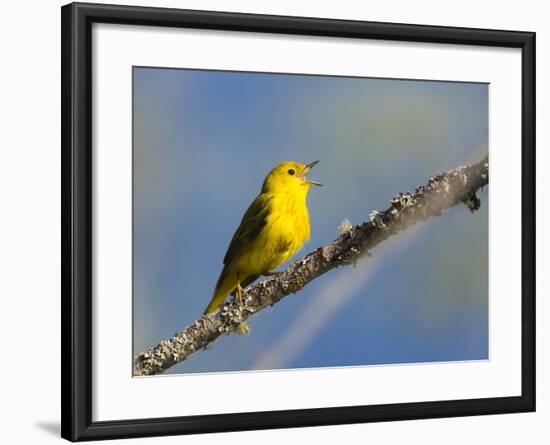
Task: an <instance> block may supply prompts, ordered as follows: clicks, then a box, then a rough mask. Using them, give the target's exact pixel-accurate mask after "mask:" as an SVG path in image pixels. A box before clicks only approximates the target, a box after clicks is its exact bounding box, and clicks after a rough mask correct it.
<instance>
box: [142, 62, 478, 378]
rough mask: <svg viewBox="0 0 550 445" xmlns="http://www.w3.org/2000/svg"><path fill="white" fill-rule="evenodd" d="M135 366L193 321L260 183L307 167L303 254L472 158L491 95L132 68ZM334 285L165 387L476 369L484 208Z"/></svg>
mask: <svg viewBox="0 0 550 445" xmlns="http://www.w3.org/2000/svg"><path fill="white" fill-rule="evenodd" d="M133 89H134V93H133V109H134V111H133V116H134V128H133V132H134V133H133V138H134V147H133V156H134V178H133V179H134V188H133V204H134V219H133V230H134V232H133V267H134V283H133V289H134V294H133V316H134V324H133V326H134V332H133V338H134V345H133V347H134V353H137V352H140V351H142V350H144V349H146V348H147V347H149V346H152V345H155V344H157V343H158V342H159V341H160V340H161V339H165V338H167V337H170V336H171V335H173V334H174V333H175V332H176V331H178V330H180V329H181V328H183V327H185V326H186V325H188V324H190V323H192V322H193V321H194V320H195V319H197V318H198V317H199V316H200V315H201V313H202V311H203V310H204V308H205V306H206V305H207V303H208V302H209V300H210V297H211V294H212V291H213V287H214V284H215V282H216V279H217V277H218V274H219V273H220V270H221V266H222V259H223V256H224V254H225V250H226V248H227V245H228V243H229V240H230V239H231V236H232V234H233V232H234V230H235V229H236V227H237V226H238V224H239V222H240V219H241V217H242V215H243V213H244V211H245V210H246V208H247V207H248V205H249V204H250V202H251V201H252V200H253V199H254V197H255V196H256V195H257V194H258V192H259V189H260V186H261V183H262V181H263V179H264V177H265V175H266V174H267V172H268V171H269V170H270V169H271V168H272V167H273V166H275V165H276V164H277V163H279V162H281V161H283V160H293V161H297V162H302V163H308V162H311V161H313V160H317V159H318V160H320V161H321V162H320V163H319V164H318V165H317V166H316V167H315V169H314V170H312V173H311V174H310V177H311V178H312V179H315V180H318V181H320V182H322V183H323V184H324V185H325V187H323V188H315V189H313V190H312V191H311V192H310V194H309V198H308V207H309V211H310V220H311V233H312V235H311V240H310V242H309V243H308V244H306V245H305V246H304V248H303V249H302V251H301V252H300V253H299V254H298V255H297V257H296V258H298V257H300V256H303V255H305V254H306V253H308V252H309V251H311V250H313V249H315V248H317V247H319V246H321V245H324V244H326V243H328V242H330V241H331V240H332V239H334V238H335V237H336V236H337V235H338V226H339V225H340V224H341V222H342V221H343V220H344V219H349V220H350V221H351V222H352V223H354V224H357V223H361V222H363V221H365V220H367V219H368V215H369V212H370V211H371V210H373V209H384V208H386V207H387V206H388V203H389V200H390V199H391V197H392V196H393V195H394V194H396V193H398V192H404V191H408V190H413V189H414V188H415V187H416V186H419V185H422V184H425V183H426V182H427V180H428V179H429V178H430V177H432V176H434V175H435V174H437V173H440V172H442V171H444V170H446V169H449V168H452V167H456V166H458V165H461V164H464V163H467V162H471V161H475V160H477V159H479V158H481V156H482V155H483V154H484V153H486V152H487V145H488V85H486V84H475V83H455V82H439V81H411V80H392V79H370V78H348V77H328V76H310V75H307V76H306V75H286V74H265V73H243V72H222V71H201V70H185V69H164V68H145V67H135V68H134V69H133ZM480 198H481V201H482V207H481V209H480V210H479V211H478V212H476V213H474V214H471V213H470V212H469V211H468V210H467V209H466V207H464V206H459V207H456V208H454V209H452V210H450V211H448V212H447V213H445V214H444V215H443V216H442V217H439V218H435V219H432V220H430V221H428V222H426V223H424V224H422V225H421V226H418V227H416V228H414V229H413V230H411V231H409V232H406V233H404V234H401V235H399V236H398V237H394V238H392V239H391V241H390V242H387V243H384V244H383V245H381V246H380V247H379V248H376V249H374V250H373V251H372V252H371V253H372V257H371V258H367V259H363V260H362V261H361V262H359V264H358V265H357V267H355V268H351V267H350V268H344V269H340V270H335V271H332V272H330V273H328V274H326V275H324V276H322V277H320V278H318V279H316V280H314V281H313V282H312V283H311V284H309V285H308V286H307V287H306V288H305V289H303V290H302V291H300V292H299V293H298V294H296V295H292V296H289V297H287V298H285V299H284V300H283V301H281V302H280V303H279V304H277V305H276V306H274V307H273V308H269V309H267V310H264V311H262V312H261V313H260V314H258V315H256V316H254V317H253V318H252V319H251V320H250V325H251V328H252V332H251V334H250V335H248V336H238V335H230V336H225V337H223V338H220V339H219V340H217V341H216V342H215V343H214V344H212V345H211V347H210V348H209V349H207V350H205V351H201V352H199V353H196V354H194V355H192V356H191V357H190V358H189V359H188V360H187V361H185V362H183V363H181V364H179V365H177V366H174V367H173V368H171V369H170V370H168V371H167V373H185V372H219V371H241V370H249V369H275V368H304V367H325V366H347V365H369V364H389V363H411V362H431V361H454V360H480V359H487V358H488V208H487V207H488V206H487V198H488V193H487V191H486V190H485V191H484V192H482V193H481V194H480Z"/></svg>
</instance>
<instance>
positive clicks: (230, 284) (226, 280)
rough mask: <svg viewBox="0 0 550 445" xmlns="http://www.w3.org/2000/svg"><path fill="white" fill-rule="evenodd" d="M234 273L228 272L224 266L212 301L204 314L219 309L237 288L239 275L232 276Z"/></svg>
mask: <svg viewBox="0 0 550 445" xmlns="http://www.w3.org/2000/svg"><path fill="white" fill-rule="evenodd" d="M232 275H233V274H231V273H228V271H227V270H226V269H225V268H224V269H223V270H222V273H221V274H220V277H219V278H218V281H217V282H216V287H215V289H214V295H213V296H212V299H211V300H210V303H209V304H208V306H207V307H206V309H205V310H204V312H203V313H202V315H205V314H209V313H210V312H214V311H215V310H216V309H218V308H219V307H220V306H221V305H222V304H223V303H224V301H225V299H226V298H227V297H228V296H229V294H231V292H233V291H234V290H235V288H236V287H237V277H232Z"/></svg>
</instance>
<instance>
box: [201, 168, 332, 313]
mask: <svg viewBox="0 0 550 445" xmlns="http://www.w3.org/2000/svg"><path fill="white" fill-rule="evenodd" d="M317 162H319V161H315V162H312V163H311V164H308V165H304V164H299V163H298V162H290V161H287V162H283V163H281V164H279V165H277V166H276V167H275V168H274V169H273V170H271V171H270V172H269V174H268V175H267V176H266V178H265V180H264V183H263V185H262V190H261V192H260V194H259V195H258V196H257V197H256V199H255V200H254V201H253V202H252V204H250V207H248V210H247V211H246V213H245V214H244V216H243V219H242V221H241V224H240V225H239V227H238V229H237V231H236V232H235V234H234V235H233V238H232V239H231V242H230V243H229V247H228V249H227V253H226V254H225V257H224V259H223V264H224V266H223V270H222V272H221V274H220V277H219V278H218V282H217V283H216V288H215V290H214V295H213V297H212V300H211V301H210V304H209V305H208V307H207V308H206V310H205V311H204V313H205V314H207V313H209V312H213V311H215V310H216V309H217V308H218V307H219V306H221V305H222V304H223V303H224V301H225V299H226V298H227V297H228V296H229V295H230V294H232V293H233V292H235V294H236V296H237V298H238V299H239V300H241V298H242V293H243V292H244V290H243V288H244V287H246V286H248V285H249V284H250V283H252V282H253V281H254V280H256V279H257V278H258V277H259V276H261V275H266V276H268V275H273V272H271V271H272V270H273V269H275V268H276V267H278V266H280V265H281V264H283V263H284V262H285V261H286V260H288V259H289V258H290V257H292V256H293V255H294V254H295V253H296V252H298V250H300V248H301V247H302V245H303V244H304V242H305V241H307V240H308V239H309V231H310V229H309V215H308V210H307V206H306V196H307V192H308V191H309V189H310V187H311V186H312V185H321V184H319V183H318V182H315V181H309V180H308V179H307V177H306V175H307V173H308V172H309V170H310V169H311V168H312V167H313V166H314V165H315V164H317ZM241 302H242V301H241Z"/></svg>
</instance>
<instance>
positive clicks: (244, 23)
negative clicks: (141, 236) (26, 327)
mask: <svg viewBox="0 0 550 445" xmlns="http://www.w3.org/2000/svg"><path fill="white" fill-rule="evenodd" d="M61 14H62V31H61V33H62V39H61V40H62V61H61V72H62V76H61V82H62V93H61V101H62V110H61V122H62V124H61V134H62V177H61V180H62V215H61V216H62V244H61V253H62V277H61V278H62V309H61V319H62V322H61V329H62V343H61V351H62V367H61V369H62V373H61V379H62V380H61V387H62V391H61V396H62V397H61V399H62V410H61V435H62V437H64V438H65V439H68V440H71V441H80V440H97V439H114V438H130V437H145V436H161V435H174V434H191V433H207V432H222V431H240V430H251V429H267V428H287V427H302V426H315V425H329V424H348V423H360V422H373V421H389V420H403V419H422V418H439V417H451V416H467V415H470V416H471V415H481V414H497V413H514V412H527V411H534V410H535V33H532V32H516V31H501V30H487V29H468V28H452V27H440V26H420V25H409V24H395V23H375V22H360V21H347V20H331V19H320V18H302V17H284V16H268V15H255V14H237V13H225V12H224V13H222V12H206V11H194V10H178V9H164V8H149V7H147V8H146V7H134V6H115V5H102V4H85V3H73V4H69V5H66V6H63V7H62V10H61ZM94 23H115V24H126V25H147V26H161V27H178V28H195V29H212V30H233V31H248V32H257V33H277V34H294V35H308V36H330V37H338V38H356V39H358V38H359V39H382V40H394V41H410V42H428V43H441V44H461V45H480V46H490V47H513V48H520V49H521V53H522V111H521V112H522V167H521V169H522V209H521V210H522V295H521V307H522V314H521V317H522V338H521V348H522V355H521V360H522V368H521V371H522V376H521V396H517V397H494V398H483V399H468V400H442V401H432V402H421V403H397V404H385V405H369V406H350V407H334V408H321V409H300V410H288V411H270V412H253V413H232V414H218V415H197V416H188V417H169V418H151V419H135V420H134V419H132V420H124V419H120V420H115V421H100V422H94V421H92V390H93V388H92V311H91V309H92V158H91V147H92V109H91V107H92V87H91V81H92V77H91V73H92V59H91V54H92V43H93V42H92V38H91V27H92V24H94Z"/></svg>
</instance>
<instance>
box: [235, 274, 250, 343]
mask: <svg viewBox="0 0 550 445" xmlns="http://www.w3.org/2000/svg"><path fill="white" fill-rule="evenodd" d="M246 296H248V293H247V292H246V290H245V289H244V288H243V287H242V286H241V282H240V281H237V288H236V289H235V301H236V302H237V304H238V305H239V307H240V308H241V310H242V309H244V308H245V306H246V304H245V301H244V297H246ZM235 332H236V333H237V334H239V335H248V334H249V333H250V325H249V324H248V323H247V322H245V321H242V322H240V323H239V324H238V325H237V328H236V329H235Z"/></svg>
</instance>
